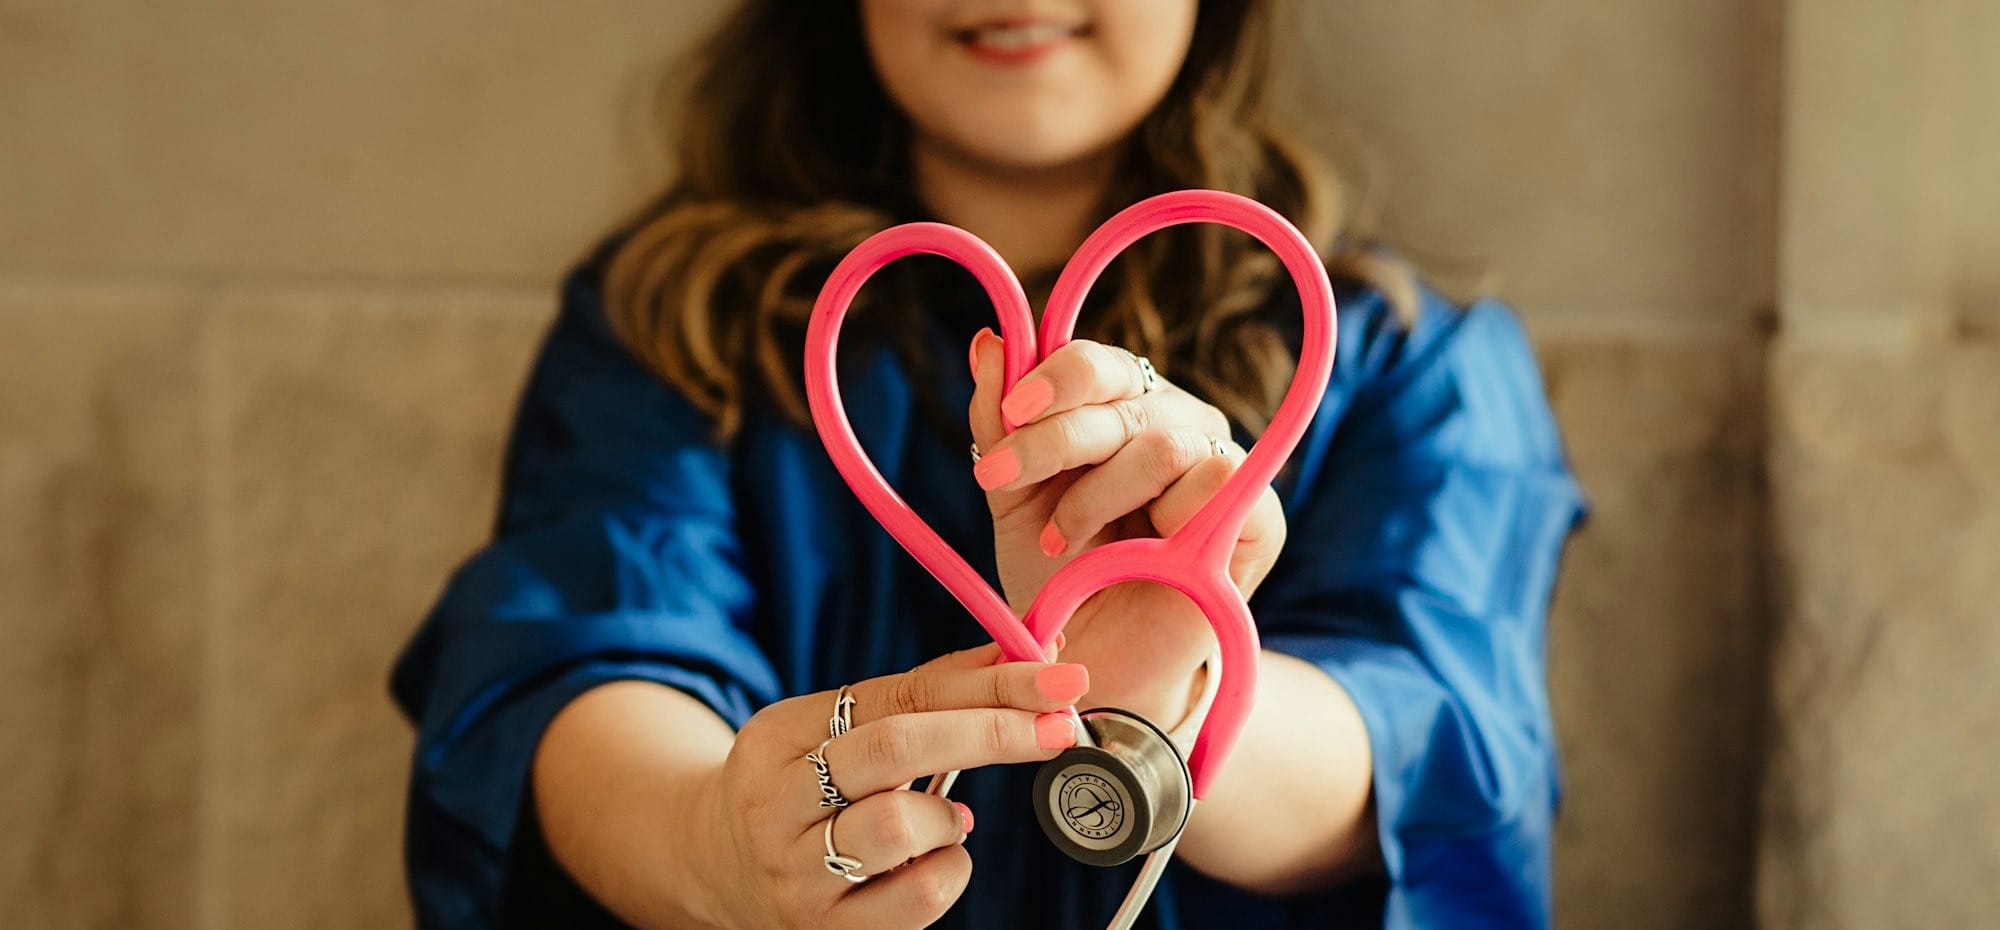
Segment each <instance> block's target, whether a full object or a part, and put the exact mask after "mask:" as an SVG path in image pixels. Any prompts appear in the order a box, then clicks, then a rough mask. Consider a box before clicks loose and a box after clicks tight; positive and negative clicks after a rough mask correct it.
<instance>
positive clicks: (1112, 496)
mask: <svg viewBox="0 0 2000 930" xmlns="http://www.w3.org/2000/svg"><path fill="white" fill-rule="evenodd" d="M1214 461H1222V462H1224V463H1226V462H1227V460H1226V459H1224V458H1223V457H1222V456H1218V455H1216V454H1215V447H1214V445H1213V444H1212V443H1211V442H1210V440H1209V436H1208V434H1207V433H1204V432H1201V431H1199V430H1196V429H1193V428H1190V427H1177V428H1172V429H1155V430H1147V431H1146V432H1144V433H1140V434H1139V435H1138V436H1137V437H1135V438H1133V440H1132V441H1131V442H1128V443H1126V444H1125V446H1124V448H1122V449H1119V450H1118V453H1117V454H1116V455H1113V456H1112V457H1111V459H1110V460H1109V461H1107V462H1105V463H1104V464H1103V465H1101V466H1099V467H1097V468H1093V469H1091V470H1090V471H1088V472H1085V473H1084V475H1083V477H1081V478H1078V479H1077V480H1076V483H1075V484H1072V485H1070V487H1069V490H1068V491H1065V492H1063V496H1062V499H1061V500H1058V501H1057V502H1056V506H1055V512H1054V516H1053V519H1052V520H1051V521H1050V525H1051V526H1053V527H1054V530H1052V531H1051V530H1044V532H1043V533H1042V552H1043V554H1045V555H1047V556H1048V557H1050V558H1056V557H1058V556H1060V555H1062V554H1063V553H1064V552H1067V551H1068V550H1069V548H1070V547H1071V541H1072V540H1083V539H1089V538H1091V537H1092V536H1095V535H1097V532H1098V531H1099V530H1101V529H1103V528H1104V527H1105V526H1106V525H1108V524H1110V523H1111V522H1112V521H1114V520H1117V519H1118V518H1120V517H1123V516H1125V515H1126V514H1129V513H1132V512H1133V511H1136V510H1139V509H1141V508H1143V507H1145V506H1146V505H1147V504H1148V503H1150V502H1152V501H1153V500H1154V499H1155V498H1157V497H1159V496H1160V495H1162V494H1164V493H1166V492H1167V490H1168V489H1169V488H1172V487H1174V486H1175V485H1176V484H1178V483H1180V482H1182V481H1183V480H1184V478H1185V477H1186V476H1187V475H1188V474H1189V472H1190V471H1191V470H1194V469H1197V468H1200V467H1202V466H1205V465H1209V464H1210V463H1211V462H1214ZM1216 487H1218V488H1219V487H1221V486H1220V485H1217V486H1216ZM1210 493H1211V495H1212V494H1213V492H1212V491H1211V492H1210ZM1196 508H1197V509H1199V505H1198V504H1197V505H1196ZM1155 528H1156V529H1161V528H1160V527H1159V526H1158V525H1157V524H1155ZM1161 532H1162V533H1163V534H1164V533H1165V532H1166V531H1165V530H1164V529H1161Z"/></svg>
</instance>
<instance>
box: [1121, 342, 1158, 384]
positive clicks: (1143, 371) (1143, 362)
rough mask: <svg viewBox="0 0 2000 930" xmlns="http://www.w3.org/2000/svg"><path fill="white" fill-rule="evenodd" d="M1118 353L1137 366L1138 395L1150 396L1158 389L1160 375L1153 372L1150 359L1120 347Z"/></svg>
mask: <svg viewBox="0 0 2000 930" xmlns="http://www.w3.org/2000/svg"><path fill="white" fill-rule="evenodd" d="M1118 351H1120V352H1123V353H1125V357H1126V358H1129V359H1131V360H1132V364H1133V365H1136V366H1138V368H1139V393H1141V394H1151V393H1153V392H1154V391H1157V390H1159V389H1160V373H1159V372H1157V371H1154V370H1153V361H1152V359H1149V358H1147V357H1145V356H1143V355H1138V354H1136V353H1134V352H1133V351H1132V350H1131V349H1127V348H1124V347H1122V346H1121V347H1120V348H1119V349H1118Z"/></svg>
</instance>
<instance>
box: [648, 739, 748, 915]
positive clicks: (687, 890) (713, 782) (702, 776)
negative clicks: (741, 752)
mask: <svg viewBox="0 0 2000 930" xmlns="http://www.w3.org/2000/svg"><path fill="white" fill-rule="evenodd" d="M721 784H722V766H720V765H716V766H712V767H709V768H706V769H702V770H700V771H695V772H690V773H688V774H687V775H686V776H685V778H683V779H679V780H677V782H676V783H675V784H672V785H668V786H665V787H666V790H665V791H664V792H663V793H662V800H663V802H664V803H665V805H666V807H667V810H666V811H665V812H664V816H663V817H662V818H661V820H662V823H663V825H664V826H665V827H666V829H664V830H662V831H661V833H660V836H661V838H662V844H661V846H662V852H663V854H662V856H661V859H662V861H661V872H660V874H662V875H669V876H678V877H677V878H676V879H674V880H672V881H670V882H668V883H667V885H668V886H669V888H670V894H671V895H672V897H673V899H674V900H673V901H671V902H669V905H670V906H669V907H668V911H669V912H670V913H678V914H681V915H684V916H685V918H686V920H687V922H688V923H689V924H691V925H692V926H696V927H704V928H712V930H728V928H732V927H735V926H736V924H735V923H734V922H733V921H732V920H731V919H730V918H731V915H730V913H729V909H728V908H727V906H726V902H728V901H729V900H730V899H731V895H730V893H729V890H728V887H727V882H728V877H729V876H730V875H731V874H734V873H735V871H737V870H735V869H732V868H731V867H730V866H731V864H733V863H735V862H736V861H737V857H736V850H735V849H733V848H731V845H732V844H731V840H730V839H729V833H728V831H726V830H725V829H723V817H722V811H723V806H724V805H723V801H722V794H721V790H720V788H721Z"/></svg>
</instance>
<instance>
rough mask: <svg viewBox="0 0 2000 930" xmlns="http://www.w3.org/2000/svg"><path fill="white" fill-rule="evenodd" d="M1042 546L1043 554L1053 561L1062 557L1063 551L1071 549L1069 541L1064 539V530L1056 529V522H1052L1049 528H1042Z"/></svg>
mask: <svg viewBox="0 0 2000 930" xmlns="http://www.w3.org/2000/svg"><path fill="white" fill-rule="evenodd" d="M1041 544H1042V554H1043V555H1045V556H1048V557H1049V558H1052V559H1053V558H1055V557H1056V556H1059V555H1062V554H1063V550H1064V549H1067V548H1069V540H1067V539H1064V538H1063V534H1062V530H1059V529H1057V528H1056V521H1054V520H1050V521H1049V525H1048V526H1045V527H1042V538H1041Z"/></svg>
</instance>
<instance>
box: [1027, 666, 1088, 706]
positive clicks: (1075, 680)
mask: <svg viewBox="0 0 2000 930" xmlns="http://www.w3.org/2000/svg"><path fill="white" fill-rule="evenodd" d="M1035 690H1037V691H1040V692H1041V693H1042V697H1045V698H1048V699H1049V700H1051V701H1057V702H1060V703H1063V704H1074V703H1076V699H1077V698H1080V697H1083V695H1084V692H1086V691H1089V690H1090V670H1089V669H1086V668H1084V667H1083V666H1081V665H1078V664H1076V663H1074V662H1058V663H1056V664H1054V665H1051V666H1049V667H1047V668H1044V669H1042V670H1041V671H1039V672H1036V673H1035Z"/></svg>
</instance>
